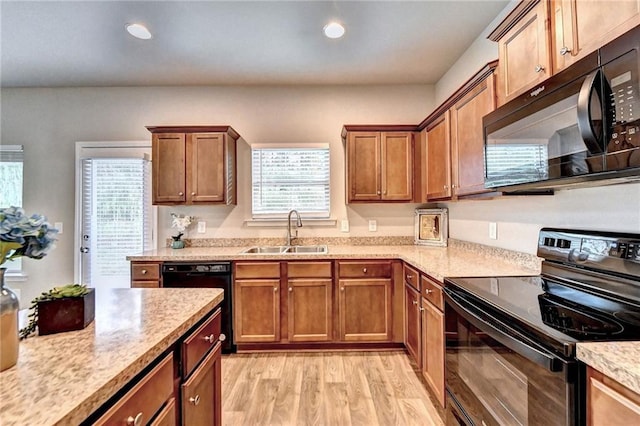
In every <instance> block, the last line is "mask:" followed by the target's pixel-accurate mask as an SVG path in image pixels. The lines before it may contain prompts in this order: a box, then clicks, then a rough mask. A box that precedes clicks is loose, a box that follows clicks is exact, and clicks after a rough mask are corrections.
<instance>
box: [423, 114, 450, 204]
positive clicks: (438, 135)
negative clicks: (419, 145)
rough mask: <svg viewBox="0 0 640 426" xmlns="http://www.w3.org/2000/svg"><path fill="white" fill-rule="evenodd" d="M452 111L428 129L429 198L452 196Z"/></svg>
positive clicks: (437, 198)
mask: <svg viewBox="0 0 640 426" xmlns="http://www.w3.org/2000/svg"><path fill="white" fill-rule="evenodd" d="M449 115H450V112H449V111H446V112H445V113H444V114H443V115H442V117H441V118H439V119H438V120H437V121H435V122H434V123H433V124H432V125H431V126H430V127H429V128H428V129H427V200H428V201H431V200H440V199H446V198H451V155H450V145H451V131H450V127H449Z"/></svg>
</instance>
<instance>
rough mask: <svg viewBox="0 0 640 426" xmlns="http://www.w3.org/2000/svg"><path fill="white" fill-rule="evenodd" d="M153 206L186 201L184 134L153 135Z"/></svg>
mask: <svg viewBox="0 0 640 426" xmlns="http://www.w3.org/2000/svg"><path fill="white" fill-rule="evenodd" d="M151 151H152V160H153V161H152V163H151V169H152V174H153V178H152V188H153V197H152V198H153V200H152V201H153V204H176V203H184V202H185V201H186V196H185V194H186V165H185V161H186V142H185V135H184V133H154V134H153V137H152V139H151Z"/></svg>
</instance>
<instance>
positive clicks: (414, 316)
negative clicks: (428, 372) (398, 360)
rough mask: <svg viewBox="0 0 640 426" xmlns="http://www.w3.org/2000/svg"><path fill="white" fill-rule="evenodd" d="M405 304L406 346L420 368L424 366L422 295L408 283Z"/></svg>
mask: <svg viewBox="0 0 640 426" xmlns="http://www.w3.org/2000/svg"><path fill="white" fill-rule="evenodd" d="M404 304H405V306H404V315H405V322H404V330H405V333H404V345H405V346H406V348H407V351H408V352H409V356H410V357H411V358H412V359H413V361H414V362H415V363H416V364H417V365H418V367H420V366H421V365H422V347H421V346H422V337H421V335H420V333H421V324H422V318H421V313H420V308H421V305H420V293H419V292H418V290H416V289H415V288H413V287H411V285H409V284H408V283H405V285H404Z"/></svg>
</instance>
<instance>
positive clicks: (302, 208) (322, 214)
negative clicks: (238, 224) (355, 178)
mask: <svg viewBox="0 0 640 426" xmlns="http://www.w3.org/2000/svg"><path fill="white" fill-rule="evenodd" d="M251 181H252V199H253V202H252V216H253V218H254V219H281V218H286V217H287V213H288V212H289V211H290V210H292V209H295V210H297V211H298V212H299V213H300V215H301V216H302V217H303V218H318V219H326V218H328V217H329V213H330V202H329V199H330V198H329V197H330V194H329V184H330V174H329V146H328V145H326V144H322V145H313V146H308V145H306V146H305V147H301V146H299V145H298V146H281V145H279V146H265V145H262V146H253V147H252V149H251Z"/></svg>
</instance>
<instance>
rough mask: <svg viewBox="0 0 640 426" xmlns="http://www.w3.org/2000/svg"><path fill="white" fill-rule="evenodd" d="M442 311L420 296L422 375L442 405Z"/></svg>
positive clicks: (443, 391)
mask: <svg viewBox="0 0 640 426" xmlns="http://www.w3.org/2000/svg"><path fill="white" fill-rule="evenodd" d="M444 343H445V342H444V313H443V312H442V311H441V310H440V309H438V308H436V307H435V306H434V305H433V304H432V303H431V302H429V301H428V300H427V299H425V298H424V297H423V298H422V375H423V376H424V379H425V380H426V382H427V384H428V385H429V388H431V391H432V392H433V394H434V395H435V396H436V399H437V400H438V402H439V403H440V405H441V406H442V407H444V401H445V384H444V350H445V349H444Z"/></svg>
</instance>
